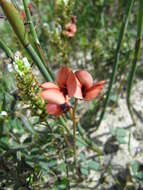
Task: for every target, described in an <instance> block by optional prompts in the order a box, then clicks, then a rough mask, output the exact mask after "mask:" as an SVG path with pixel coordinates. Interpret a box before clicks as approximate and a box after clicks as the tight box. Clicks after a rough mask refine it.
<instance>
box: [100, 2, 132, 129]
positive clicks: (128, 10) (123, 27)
mask: <svg viewBox="0 0 143 190" xmlns="http://www.w3.org/2000/svg"><path fill="white" fill-rule="evenodd" d="M133 3H134V0H128V2H127V7H126V12H125V15H124V16H123V22H122V25H121V29H120V34H119V39H118V43H117V47H116V51H115V61H114V65H113V70H112V75H111V78H110V82H109V86H108V91H107V96H106V99H105V102H104V107H103V110H102V112H101V115H100V119H99V123H98V127H97V129H96V130H98V128H99V126H100V124H101V122H102V119H103V117H104V114H105V111H106V107H107V105H108V102H109V99H110V95H111V90H112V86H113V83H114V81H115V77H116V73H117V69H118V62H119V56H120V49H121V45H122V42H123V37H124V34H125V32H126V28H127V24H128V19H129V16H130V13H131V9H132V6H133Z"/></svg>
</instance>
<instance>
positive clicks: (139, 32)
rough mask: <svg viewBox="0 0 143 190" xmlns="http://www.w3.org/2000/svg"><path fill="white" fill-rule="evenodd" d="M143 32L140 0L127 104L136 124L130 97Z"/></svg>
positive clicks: (142, 11)
mask: <svg viewBox="0 0 143 190" xmlns="http://www.w3.org/2000/svg"><path fill="white" fill-rule="evenodd" d="M142 33H143V0H139V11H138V26H137V39H136V44H135V53H134V59H133V62H132V66H131V70H130V73H129V78H128V90H127V106H128V109H129V112H130V115H131V118H132V120H133V123H134V124H136V121H135V118H134V115H133V110H132V106H131V101H130V98H131V90H132V85H133V80H134V77H135V72H136V66H137V62H138V60H139V57H140V50H141V41H142Z"/></svg>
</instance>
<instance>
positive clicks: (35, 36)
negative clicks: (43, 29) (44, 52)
mask: <svg viewBox="0 0 143 190" xmlns="http://www.w3.org/2000/svg"><path fill="white" fill-rule="evenodd" d="M23 5H24V10H25V14H26V17H27V21H28V23H29V26H30V32H31V35H32V37H33V39H34V41H35V42H36V43H37V44H40V43H39V39H38V37H37V34H36V31H35V28H34V24H33V22H32V18H31V14H30V11H29V9H28V2H27V0H23Z"/></svg>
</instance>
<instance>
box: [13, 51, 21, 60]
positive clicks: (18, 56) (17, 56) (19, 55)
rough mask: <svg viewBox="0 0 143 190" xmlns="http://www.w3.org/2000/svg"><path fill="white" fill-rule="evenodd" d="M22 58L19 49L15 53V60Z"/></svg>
mask: <svg viewBox="0 0 143 190" xmlns="http://www.w3.org/2000/svg"><path fill="white" fill-rule="evenodd" d="M19 59H21V53H20V52H19V51H17V52H16V53H15V54H14V60H15V61H17V60H19Z"/></svg>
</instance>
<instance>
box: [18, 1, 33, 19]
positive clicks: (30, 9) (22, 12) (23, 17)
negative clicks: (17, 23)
mask: <svg viewBox="0 0 143 190" xmlns="http://www.w3.org/2000/svg"><path fill="white" fill-rule="evenodd" d="M28 9H29V11H30V14H31V16H33V8H32V4H31V3H28ZM20 15H21V18H22V20H23V21H25V20H26V14H25V11H24V10H22V11H21V12H20Z"/></svg>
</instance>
